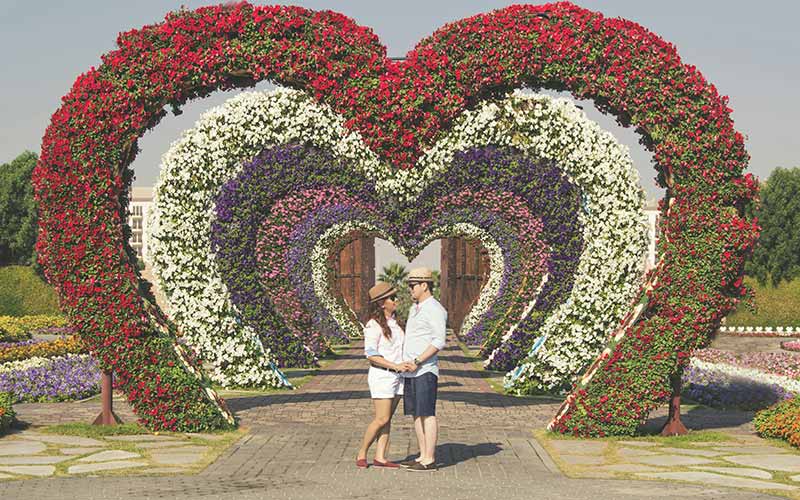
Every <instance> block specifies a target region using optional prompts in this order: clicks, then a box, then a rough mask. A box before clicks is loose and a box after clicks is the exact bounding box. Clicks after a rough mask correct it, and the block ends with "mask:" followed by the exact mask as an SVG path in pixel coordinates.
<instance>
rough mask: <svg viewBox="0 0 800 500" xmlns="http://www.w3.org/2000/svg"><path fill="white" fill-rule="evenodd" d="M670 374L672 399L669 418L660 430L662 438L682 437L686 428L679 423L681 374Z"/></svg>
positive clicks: (679, 372)
mask: <svg viewBox="0 0 800 500" xmlns="http://www.w3.org/2000/svg"><path fill="white" fill-rule="evenodd" d="M682 371H683V370H679V371H678V372H677V373H674V374H672V376H671V377H670V382H671V383H672V397H671V398H670V400H669V416H668V417H667V421H666V422H665V423H664V427H662V428H661V435H662V436H683V435H684V434H686V433H687V432H689V431H688V430H687V429H686V426H685V425H683V422H681V372H682Z"/></svg>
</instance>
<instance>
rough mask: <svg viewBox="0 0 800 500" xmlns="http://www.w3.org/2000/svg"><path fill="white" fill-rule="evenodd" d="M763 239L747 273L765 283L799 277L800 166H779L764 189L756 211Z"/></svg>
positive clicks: (756, 249) (749, 263)
mask: <svg viewBox="0 0 800 500" xmlns="http://www.w3.org/2000/svg"><path fill="white" fill-rule="evenodd" d="M755 215H756V216H757V217H758V223H759V224H760V225H761V238H760V239H759V242H758V245H757V246H756V248H755V250H754V251H753V256H752V258H751V259H750V261H749V262H748V263H747V268H746V269H747V273H748V274H750V275H751V276H754V277H755V278H756V279H757V280H758V282H759V283H760V284H761V285H762V286H763V285H764V284H765V283H766V282H767V279H769V280H770V281H771V282H772V285H773V286H777V285H778V284H779V283H780V282H781V281H783V280H785V281H791V280H792V279H793V278H796V277H798V276H800V168H792V169H784V168H776V169H775V170H774V171H773V172H772V174H770V176H769V178H768V179H767V182H766V184H765V185H764V186H763V188H762V189H761V205H760V207H758V208H757V209H756V210H755Z"/></svg>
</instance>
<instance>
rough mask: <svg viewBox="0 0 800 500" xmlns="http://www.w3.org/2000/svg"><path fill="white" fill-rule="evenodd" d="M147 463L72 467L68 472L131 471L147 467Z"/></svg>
mask: <svg viewBox="0 0 800 500" xmlns="http://www.w3.org/2000/svg"><path fill="white" fill-rule="evenodd" d="M147 465H149V464H148V463H147V462H135V461H132V460H119V461H113V462H100V463H94V464H76V465H70V466H69V468H68V469H67V472H69V473H70V474H85V473H87V472H101V471H107V470H119V469H131V468H134V467H146V466H147Z"/></svg>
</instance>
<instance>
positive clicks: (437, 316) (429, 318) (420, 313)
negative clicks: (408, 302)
mask: <svg viewBox="0 0 800 500" xmlns="http://www.w3.org/2000/svg"><path fill="white" fill-rule="evenodd" d="M446 334H447V311H446V310H445V308H444V307H442V305H441V304H440V303H439V301H438V300H436V299H434V298H433V297H428V298H427V299H425V300H424V301H422V302H421V303H419V304H414V305H412V306H411V310H410V311H409V312H408V323H406V338H405V343H404V344H403V361H413V360H414V358H416V357H419V356H420V355H421V354H422V353H423V352H425V350H426V349H427V348H428V346H430V345H433V346H434V347H436V348H437V349H439V350H442V349H444V345H445V337H446ZM423 373H433V374H434V375H436V376H437V377H438V376H439V356H438V355H433V356H431V357H430V358H428V359H426V360H425V361H424V362H423V363H422V364H421V365H420V366H419V367H418V368H417V370H416V371H415V372H410V373H404V374H403V375H404V376H406V377H419V376H420V375H422V374H423Z"/></svg>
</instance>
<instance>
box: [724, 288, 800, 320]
mask: <svg viewBox="0 0 800 500" xmlns="http://www.w3.org/2000/svg"><path fill="white" fill-rule="evenodd" d="M744 282H745V284H747V286H749V287H751V288H752V289H753V291H754V292H755V295H756V308H757V311H756V314H752V313H751V312H750V311H748V310H747V308H746V307H745V306H744V305H740V306H739V308H738V309H737V310H736V311H734V312H733V313H731V314H730V315H728V317H727V319H726V321H725V325H727V326H800V279H796V280H793V281H791V282H789V283H786V282H781V284H780V285H778V286H777V287H774V288H773V287H772V285H771V284H769V283H767V284H766V285H765V286H761V285H759V284H758V281H756V280H755V279H753V278H750V277H745V280H744Z"/></svg>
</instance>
